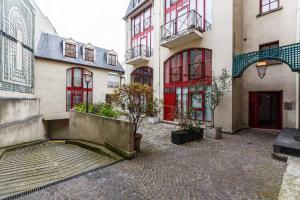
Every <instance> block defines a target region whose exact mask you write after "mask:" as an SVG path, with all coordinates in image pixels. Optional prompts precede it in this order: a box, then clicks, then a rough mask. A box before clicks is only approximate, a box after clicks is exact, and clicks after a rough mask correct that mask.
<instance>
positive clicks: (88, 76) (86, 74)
mask: <svg viewBox="0 0 300 200" xmlns="http://www.w3.org/2000/svg"><path fill="white" fill-rule="evenodd" d="M83 77H84V80H85V83H86V113H88V112H89V84H90V82H91V80H92V74H91V73H90V72H87V71H85V72H84V73H83Z"/></svg>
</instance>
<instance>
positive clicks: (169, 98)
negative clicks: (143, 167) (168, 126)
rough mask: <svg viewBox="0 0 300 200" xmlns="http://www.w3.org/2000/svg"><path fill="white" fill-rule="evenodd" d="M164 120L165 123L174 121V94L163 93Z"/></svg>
mask: <svg viewBox="0 0 300 200" xmlns="http://www.w3.org/2000/svg"><path fill="white" fill-rule="evenodd" d="M164 104H165V105H164V119H165V120H167V121H174V118H175V106H176V93H175V92H174V93H165V95H164Z"/></svg>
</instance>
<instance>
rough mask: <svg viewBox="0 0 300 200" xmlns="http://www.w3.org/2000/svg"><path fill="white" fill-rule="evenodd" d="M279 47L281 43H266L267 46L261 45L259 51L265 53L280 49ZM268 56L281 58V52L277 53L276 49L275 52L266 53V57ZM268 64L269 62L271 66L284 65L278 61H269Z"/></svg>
mask: <svg viewBox="0 0 300 200" xmlns="http://www.w3.org/2000/svg"><path fill="white" fill-rule="evenodd" d="M278 47H279V41H275V42H269V43H266V44H261V45H259V50H260V51H263V50H268V49H274V48H278ZM266 55H267V56H269V57H279V51H276V50H275V49H274V50H273V51H267V52H264V57H265V56H266ZM267 62H268V64H269V65H275V64H281V63H282V62H280V61H278V60H268V61H267Z"/></svg>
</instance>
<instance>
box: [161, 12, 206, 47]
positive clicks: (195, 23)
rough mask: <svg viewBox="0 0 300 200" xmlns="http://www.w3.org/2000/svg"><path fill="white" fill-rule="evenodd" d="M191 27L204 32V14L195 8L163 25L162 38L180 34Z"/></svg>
mask: <svg viewBox="0 0 300 200" xmlns="http://www.w3.org/2000/svg"><path fill="white" fill-rule="evenodd" d="M189 29H196V30H198V31H200V32H204V28H203V20H202V16H201V15H200V14H199V13H197V12H196V11H195V10H191V11H189V12H187V13H185V14H183V15H181V16H179V17H177V18H176V19H173V20H172V21H170V22H168V23H167V24H165V25H163V26H161V40H162V41H164V40H166V39H168V38H170V37H173V36H176V35H180V34H181V33H184V32H186V31H188V30H189Z"/></svg>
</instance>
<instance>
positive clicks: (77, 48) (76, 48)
mask: <svg viewBox="0 0 300 200" xmlns="http://www.w3.org/2000/svg"><path fill="white" fill-rule="evenodd" d="M76 58H78V44H76Z"/></svg>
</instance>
